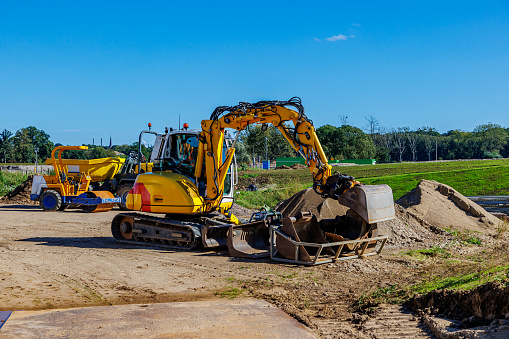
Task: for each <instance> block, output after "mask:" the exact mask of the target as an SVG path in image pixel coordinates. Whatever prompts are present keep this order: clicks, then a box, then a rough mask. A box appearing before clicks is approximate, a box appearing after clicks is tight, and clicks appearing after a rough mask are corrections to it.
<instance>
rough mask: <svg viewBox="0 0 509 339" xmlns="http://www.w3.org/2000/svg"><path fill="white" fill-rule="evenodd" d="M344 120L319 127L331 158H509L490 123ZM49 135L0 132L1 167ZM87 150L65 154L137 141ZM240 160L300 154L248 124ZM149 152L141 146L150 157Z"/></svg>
mask: <svg viewBox="0 0 509 339" xmlns="http://www.w3.org/2000/svg"><path fill="white" fill-rule="evenodd" d="M344 120H345V121H342V124H341V125H340V126H333V125H329V124H328V125H324V126H321V127H319V128H317V129H316V134H317V135H318V138H319V140H320V142H321V144H322V147H323V150H324V152H325V154H326V156H327V158H328V159H329V160H330V159H334V160H341V159H366V158H372V159H376V161H377V162H379V163H387V162H402V161H430V160H454V159H488V158H507V157H509V128H505V127H502V126H500V125H498V124H493V123H488V124H483V125H479V126H477V127H475V128H474V130H473V131H471V132H464V131H461V130H451V131H448V132H447V133H442V134H441V133H439V132H438V131H437V130H436V129H435V128H432V127H421V128H418V129H416V130H411V129H410V128H408V127H398V128H396V129H388V128H383V127H381V126H380V124H379V122H378V120H377V119H376V118H374V117H373V116H369V117H367V118H366V121H367V125H366V126H365V127H364V128H363V129H360V128H358V127H354V126H350V125H348V124H346V119H344ZM59 145H61V144H58V143H57V144H54V143H53V142H52V141H51V140H50V135H49V134H47V133H46V132H44V131H43V130H39V129H37V128H36V127H34V126H29V127H25V128H21V129H19V130H18V131H16V133H12V132H11V131H8V130H7V129H4V130H3V131H2V132H0V161H1V162H3V163H33V162H34V161H35V156H36V151H37V156H38V159H39V161H40V162H43V161H44V160H45V159H46V158H49V157H50V156H51V151H52V150H53V148H54V147H55V146H59ZM87 146H89V149H88V150H86V151H65V152H64V155H63V156H64V157H65V158H69V159H95V158H104V157H115V156H117V155H116V154H117V153H115V152H114V151H117V152H120V153H123V154H125V155H128V154H129V153H130V152H131V151H135V152H137V151H138V142H134V143H132V144H130V145H127V144H124V145H114V146H112V147H111V148H104V147H101V146H95V145H87ZM235 148H236V154H237V161H238V162H239V163H246V164H248V163H251V162H252V161H253V158H256V159H257V160H258V161H261V160H266V159H267V158H268V159H270V160H274V159H275V158H276V157H292V156H298V155H297V153H296V152H295V151H294V150H293V148H292V147H291V146H290V144H289V143H288V142H287V141H286V139H285V138H284V137H283V136H282V135H281V133H280V132H279V130H277V129H276V128H275V127H273V126H268V128H262V126H259V125H251V126H248V128H246V129H245V130H244V131H242V132H241V134H240V135H239V140H238V142H237V144H236V146H235ZM150 152H151V149H150V148H147V147H146V146H145V145H142V153H143V155H144V157H145V158H146V159H148V158H149V156H150Z"/></svg>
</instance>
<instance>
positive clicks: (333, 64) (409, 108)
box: [0, 0, 509, 144]
mask: <svg viewBox="0 0 509 339" xmlns="http://www.w3.org/2000/svg"><path fill="white" fill-rule="evenodd" d="M292 96H300V97H301V98H302V101H303V104H304V106H305V108H306V113H307V115H308V117H309V118H311V119H312V120H313V121H314V123H315V125H316V126H317V127H319V126H322V125H324V124H332V125H335V126H338V125H340V121H341V120H340V116H347V117H348V120H347V122H348V123H349V124H351V125H353V126H357V127H361V128H362V127H364V126H365V125H366V120H365V117H367V116H369V115H373V116H374V117H375V118H377V119H378V120H379V121H380V123H381V125H382V126H385V127H387V128H391V127H403V126H408V127H410V128H411V129H416V128H418V127H421V126H431V127H435V128H437V129H438V131H439V132H441V133H443V132H446V131H448V130H451V129H462V130H465V131H471V130H473V129H474V128H475V126H477V125H479V124H482V123H487V122H492V123H498V124H501V125H502V126H505V127H509V1H314V2H311V1H256V2H244V1H234V2H208V1H203V2H200V1H195V2H183V1H179V2H171V1H144V2H141V1H140V2H131V1H122V2H120V1H119V2H114V1H61V2H60V1H23V2H22V1H7V0H3V1H2V0H0V117H1V119H0V129H1V130H3V129H4V128H7V129H8V130H11V131H13V132H15V131H16V130H17V129H19V128H21V127H26V126H30V125H33V126H36V127H37V128H39V129H43V130H45V131H46V132H47V133H49V134H50V135H51V139H52V140H53V141H54V142H60V143H63V144H82V143H91V142H92V138H95V141H96V144H97V143H98V140H99V139H100V138H101V137H102V138H103V140H104V141H103V142H104V143H107V142H106V140H109V137H110V134H111V137H112V139H113V143H114V144H122V143H132V142H135V141H137V138H138V134H139V132H140V131H141V130H142V129H145V128H146V125H147V123H148V122H151V123H152V125H153V129H154V130H158V131H163V130H164V127H165V126H173V127H175V126H177V124H178V116H179V114H181V117H182V118H181V119H182V122H188V123H189V124H190V126H191V128H198V127H199V123H200V121H201V120H202V119H207V118H209V116H210V114H211V112H212V111H213V110H214V108H215V107H217V106H220V105H234V104H236V103H238V102H239V101H251V102H254V101H258V100H277V99H284V100H286V99H289V98H290V97H292Z"/></svg>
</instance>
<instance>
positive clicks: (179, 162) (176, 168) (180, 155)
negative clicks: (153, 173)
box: [161, 133, 198, 181]
mask: <svg viewBox="0 0 509 339" xmlns="http://www.w3.org/2000/svg"><path fill="white" fill-rule="evenodd" d="M197 156H198V133H175V134H170V135H169V136H168V138H167V140H166V146H165V150H164V153H163V157H162V161H161V168H162V170H171V171H172V172H174V173H180V174H182V175H185V176H186V177H188V178H189V179H191V180H193V181H195V180H196V178H195V177H194V169H195V167H196V158H197Z"/></svg>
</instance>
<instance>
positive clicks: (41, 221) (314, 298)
mask: <svg viewBox="0 0 509 339" xmlns="http://www.w3.org/2000/svg"><path fill="white" fill-rule="evenodd" d="M424 184H425V185H428V184H429V183H424ZM433 185H434V184H433ZM433 185H432V186H433ZM428 186H429V185H428ZM425 191H426V192H428V193H430V194H431V195H429V194H428V193H426V194H424V193H422V194H421V193H419V192H425ZM443 191H444V192H440V189H437V188H435V189H429V190H425V189H420V190H419V192H418V193H419V195H418V196H417V198H416V199H410V198H409V199H407V205H406V206H407V207H406V209H405V208H403V207H401V206H399V205H397V206H396V207H397V209H396V212H397V216H398V218H397V219H395V220H394V221H391V222H387V223H385V224H381V225H379V227H380V229H381V230H383V233H385V234H388V235H390V236H391V241H390V242H389V244H388V246H386V250H385V251H384V252H383V254H382V256H381V257H368V258H365V259H356V260H348V261H343V262H338V263H334V264H328V265H321V266H316V267H307V266H296V265H284V264H280V263H271V262H270V261H269V260H268V259H267V260H251V259H241V258H233V257H229V256H228V254H227V251H226V249H219V250H198V251H189V252H185V251H172V250H168V249H163V248H158V247H156V246H153V245H152V244H150V243H148V244H146V246H133V245H129V244H120V243H116V242H115V241H114V240H113V238H112V236H111V233H110V222H111V220H112V218H113V217H114V216H115V215H116V214H117V213H119V212H120V211H119V210H117V209H114V210H112V211H110V212H106V213H92V214H87V213H84V212H81V210H76V209H71V210H66V211H63V212H43V211H42V210H41V209H40V208H39V207H38V206H24V205H8V204H0V262H1V265H0V301H1V302H0V310H20V309H24V310H37V309H51V308H70V307H78V306H98V305H112V304H131V303H152V302H171V301H190V300H193V301H194V300H203V299H211V298H222V297H224V298H228V297H230V298H233V297H237V298H242V297H253V296H254V297H256V298H260V299H264V300H267V301H269V302H271V303H273V304H274V305H276V306H278V307H279V308H281V309H282V310H284V311H285V312H287V313H288V314H290V315H292V316H293V317H295V318H296V319H298V320H299V321H301V322H302V323H304V324H306V325H308V326H309V327H310V328H311V329H312V330H313V331H315V332H316V333H317V334H318V335H320V336H321V337H322V338H337V337H346V336H349V337H353V338H365V337H371V338H385V337H387V334H388V333H390V334H391V335H392V336H393V337H406V338H409V337H411V338H414V337H428V336H429V335H430V334H429V333H428V332H426V330H425V329H423V327H422V323H421V322H420V321H419V319H418V318H416V317H415V316H414V315H412V314H411V313H410V312H409V311H408V310H406V309H404V308H402V307H400V306H393V305H382V306H381V307H380V308H379V309H378V310H376V311H374V312H372V313H371V314H369V317H368V316H367V315H361V314H356V313H352V312H351V309H352V305H353V304H354V302H355V301H356V300H357V299H358V298H359V297H360V296H361V295H365V294H366V293H369V292H372V291H374V290H376V289H377V288H380V287H386V286H390V285H395V284H400V285H403V286H405V285H408V284H411V283H414V282H418V281H421V280H422V277H423V272H428V271H429V272H431V271H434V272H437V274H439V272H438V267H437V266H436V263H435V262H434V261H431V262H429V261H425V262H416V261H415V260H412V259H411V258H409V257H408V256H405V255H403V254H402V253H403V252H402V251H404V250H406V249H409V248H423V247H430V246H442V245H446V244H449V245H450V246H452V247H449V248H450V250H451V251H453V252H454V253H458V254H460V255H461V256H466V255H468V254H471V253H472V252H476V251H478V252H480V251H482V250H483V247H477V246H470V247H469V246H463V245H453V244H452V242H453V239H452V238H451V234H449V233H447V232H445V233H444V231H443V230H441V229H440V227H438V226H436V225H434V223H433V224H431V223H429V222H428V221H426V220H425V219H426V213H424V212H426V211H429V209H426V210H423V209H419V208H420V205H423V206H429V204H430V201H437V200H439V199H438V198H437V196H446V197H447V196H449V199H450V196H451V194H452V193H451V192H450V191H448V190H447V192H446V190H444V189H443ZM414 193H415V192H414ZM444 193H445V194H444ZM440 199H442V198H440ZM445 203H447V204H449V200H448V201H445ZM424 204H427V205H424ZM450 204H452V205H449V206H450V208H451V209H454V206H457V205H458V203H457V202H455V201H452V200H451V202H450ZM412 207H413V209H412ZM459 207H460V206H457V208H459ZM334 208H335V207H334V206H332V207H331V206H325V205H324V206H322V208H321V210H320V212H321V213H326V212H327V213H328V211H329V209H334ZM236 212H237V211H236ZM239 212H240V209H239ZM244 212H246V213H247V211H244ZM449 215H452V214H450V213H445V214H442V217H443V219H444V218H445V219H447V217H448V216H449ZM459 216H461V217H465V216H466V217H468V218H472V216H471V212H470V207H469V212H468V213H467V212H465V211H464V212H463V214H459ZM456 217H457V216H455V218H456ZM475 218H477V220H478V222H479V223H480V224H481V225H482V226H484V225H489V224H488V223H487V222H485V221H484V220H479V219H481V218H482V217H479V216H475ZM443 219H442V220H443ZM489 227H490V231H489V232H486V231H485V230H483V228H479V233H476V234H477V235H478V236H479V237H480V238H482V240H483V246H489V247H491V246H492V244H493V242H494V241H495V240H494V238H493V236H492V235H490V234H489V233H492V231H491V230H492V229H494V228H495V227H494V225H489ZM483 231H485V232H483ZM506 240H507V239H506ZM497 241H498V240H497ZM485 248H487V247H484V249H485Z"/></svg>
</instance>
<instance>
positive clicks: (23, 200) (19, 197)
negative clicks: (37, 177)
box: [0, 175, 37, 205]
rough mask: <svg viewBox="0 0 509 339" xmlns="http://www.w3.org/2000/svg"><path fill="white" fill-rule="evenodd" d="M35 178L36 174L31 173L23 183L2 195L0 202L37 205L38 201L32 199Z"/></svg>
mask: <svg viewBox="0 0 509 339" xmlns="http://www.w3.org/2000/svg"><path fill="white" fill-rule="evenodd" d="M33 179H34V176H33V175H30V176H29V177H28V178H27V180H25V181H23V182H22V183H21V185H19V186H18V187H16V188H15V189H13V190H12V191H11V192H9V193H7V194H6V195H5V196H3V197H1V198H0V202H1V203H4V204H22V205H36V204H37V202H36V201H32V200H30V192H31V190H32V181H33Z"/></svg>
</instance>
